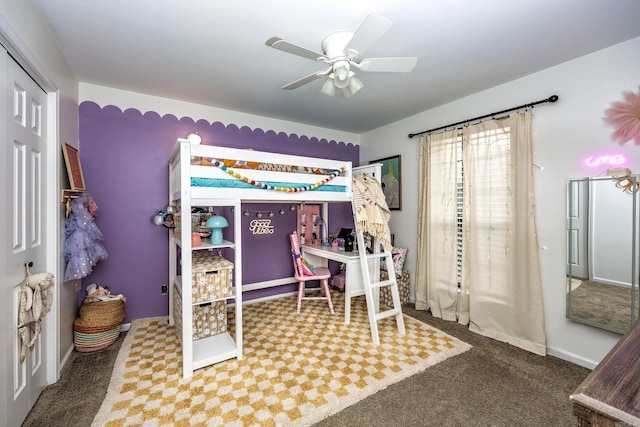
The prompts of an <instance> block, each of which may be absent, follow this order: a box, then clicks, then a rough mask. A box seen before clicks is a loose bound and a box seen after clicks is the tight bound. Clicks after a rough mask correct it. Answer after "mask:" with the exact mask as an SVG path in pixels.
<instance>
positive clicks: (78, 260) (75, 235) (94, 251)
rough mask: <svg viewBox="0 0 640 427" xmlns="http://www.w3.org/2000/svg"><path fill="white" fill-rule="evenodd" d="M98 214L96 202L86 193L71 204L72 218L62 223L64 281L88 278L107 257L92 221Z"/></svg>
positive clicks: (100, 233)
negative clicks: (64, 264) (64, 265)
mask: <svg viewBox="0 0 640 427" xmlns="http://www.w3.org/2000/svg"><path fill="white" fill-rule="evenodd" d="M88 207H89V208H90V209H91V211H92V212H96V213H97V208H96V205H95V202H93V199H92V198H91V196H90V195H89V194H88V193H82V194H81V195H80V196H79V197H78V198H77V199H74V200H73V201H72V202H71V214H70V215H69V216H68V217H67V219H66V221H65V233H64V234H65V241H64V248H63V254H64V259H65V261H66V263H67V268H66V269H65V272H64V281H65V282H67V281H69V280H75V279H82V278H83V277H87V276H88V275H89V274H90V273H91V271H92V270H93V267H94V266H95V265H96V264H97V263H98V261H101V260H105V259H107V257H108V256H109V255H108V254H107V250H106V249H105V248H104V246H103V245H102V243H101V242H102V240H103V235H102V232H101V231H100V229H99V228H98V226H97V225H96V223H95V222H94V217H93V215H92V214H91V212H89V209H88Z"/></svg>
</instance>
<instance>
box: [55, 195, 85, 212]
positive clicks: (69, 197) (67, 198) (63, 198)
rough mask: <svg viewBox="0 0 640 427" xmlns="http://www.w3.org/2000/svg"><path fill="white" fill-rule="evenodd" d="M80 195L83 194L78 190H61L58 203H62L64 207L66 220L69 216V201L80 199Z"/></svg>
mask: <svg viewBox="0 0 640 427" xmlns="http://www.w3.org/2000/svg"><path fill="white" fill-rule="evenodd" d="M81 193H83V192H82V191H78V190H62V193H61V196H60V203H64V204H65V206H66V208H65V215H66V216H67V218H68V217H69V215H71V201H72V200H73V199H77V198H78V197H80V194H81Z"/></svg>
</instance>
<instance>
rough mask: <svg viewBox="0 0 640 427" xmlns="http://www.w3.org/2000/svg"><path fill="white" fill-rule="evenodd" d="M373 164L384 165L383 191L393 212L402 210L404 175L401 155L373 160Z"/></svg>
mask: <svg viewBox="0 0 640 427" xmlns="http://www.w3.org/2000/svg"><path fill="white" fill-rule="evenodd" d="M372 163H382V191H383V192H384V197H385V199H386V201H387V206H388V207H389V209H391V210H396V211H399V210H402V173H401V164H400V155H397V156H392V157H386V158H384V159H379V160H372V161H370V162H369V164H372Z"/></svg>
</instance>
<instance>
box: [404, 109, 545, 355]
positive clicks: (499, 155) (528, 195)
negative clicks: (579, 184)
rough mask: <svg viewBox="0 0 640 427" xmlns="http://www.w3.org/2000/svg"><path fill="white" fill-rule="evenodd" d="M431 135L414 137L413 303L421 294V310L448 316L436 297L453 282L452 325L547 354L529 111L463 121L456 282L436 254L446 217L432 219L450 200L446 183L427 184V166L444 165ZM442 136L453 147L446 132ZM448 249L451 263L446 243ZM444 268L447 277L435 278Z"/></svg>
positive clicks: (447, 305)
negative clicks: (417, 203) (417, 189)
mask: <svg viewBox="0 0 640 427" xmlns="http://www.w3.org/2000/svg"><path fill="white" fill-rule="evenodd" d="M436 137H437V136H436ZM436 137H426V138H423V139H422V140H421V154H422V156H421V160H422V161H423V162H422V163H421V165H422V166H421V168H422V171H421V183H422V185H423V186H424V189H421V199H420V200H421V206H422V212H421V216H420V221H421V222H420V225H419V230H420V232H419V236H418V239H419V242H418V251H419V254H418V257H419V260H420V262H419V264H418V271H417V275H416V280H417V283H416V307H417V308H418V301H423V300H422V298H425V301H426V305H425V304H422V305H421V306H420V308H421V309H427V308H429V309H431V310H432V313H433V314H434V316H436V317H442V318H443V319H447V318H450V317H451V312H452V309H451V306H450V305H451V303H452V302H451V301H450V300H444V298H443V297H442V295H445V294H446V295H447V296H449V297H451V296H453V295H454V290H449V292H446V293H445V292H444V291H443V289H442V288H444V286H445V284H446V283H455V286H454V289H455V292H459V294H458V295H459V299H458V300H457V306H456V307H457V319H458V322H460V323H463V324H469V329H470V330H472V331H474V332H477V333H480V334H482V335H485V336H488V337H491V338H495V339H498V340H501V341H505V342H509V343H511V344H513V345H515V346H518V347H520V348H523V349H526V350H528V351H531V352H533V353H536V354H541V355H544V354H546V343H545V332H544V312H543V306H542V286H541V280H540V267H539V259H538V250H539V245H538V242H537V235H536V226H535V215H534V214H535V201H534V191H533V175H532V154H531V153H532V146H531V112H530V111H525V112H522V113H517V114H514V115H512V116H511V117H509V118H508V119H505V120H491V121H485V122H482V123H480V124H477V125H471V126H466V127H465V128H464V129H463V131H462V141H463V142H462V147H463V149H462V169H463V174H464V179H463V183H464V186H463V200H464V209H463V212H462V218H463V221H462V240H461V243H462V262H461V273H460V274H461V277H460V280H459V282H460V284H459V286H458V283H457V282H458V280H457V278H456V272H452V271H451V270H452V269H451V268H450V267H449V266H448V265H447V264H445V260H444V257H445V255H444V251H442V252H441V254H439V253H438V250H439V247H438V245H439V244H440V243H441V240H442V239H443V236H444V235H448V236H450V235H451V234H450V231H449V229H448V228H446V227H444V224H445V222H443V221H440V222H438V221H437V220H439V219H440V217H441V216H444V215H440V213H439V211H443V205H445V204H446V201H448V200H449V199H450V197H451V185H450V184H448V183H447V184H444V185H443V184H442V183H439V182H434V180H437V179H438V177H437V174H434V173H433V171H438V170H441V169H443V168H444V167H443V166H442V165H441V164H440V162H441V161H442V160H444V158H443V157H442V158H436V157H434V155H433V154H434V149H435V150H437V151H438V152H440V151H442V150H443V149H442V148H441V147H439V146H440V145H445V144H446V142H445V141H443V140H442V138H436ZM446 140H448V141H450V144H451V145H456V142H455V139H454V138H453V135H448V136H447V137H446ZM451 150H453V151H455V149H454V148H451V149H450V150H449V151H451ZM456 160H458V159H456ZM452 163H455V161H452ZM449 179H450V177H449V176H447V178H446V180H447V181H448V180H449ZM423 196H424V198H423ZM439 200H440V203H439ZM425 204H428V205H427V206H425ZM448 214H449V212H448V211H447V215H448ZM434 219H436V221H434ZM447 225H448V223H447ZM445 229H446V230H445ZM434 243H435V244H434ZM447 251H448V252H449V256H450V257H451V258H452V259H454V260H455V259H456V258H455V254H453V253H452V252H451V251H450V250H449V248H448V247H447ZM440 262H442V263H443V264H442V265H439V263H440ZM434 264H435V265H434ZM429 269H434V272H431V271H429ZM445 270H446V271H448V273H447V274H449V275H450V276H449V278H448V279H444V278H443V277H441V276H442V275H444V274H445V273H446V271H445ZM418 292H420V295H418ZM445 316H446V317H445ZM454 319H455V318H454Z"/></svg>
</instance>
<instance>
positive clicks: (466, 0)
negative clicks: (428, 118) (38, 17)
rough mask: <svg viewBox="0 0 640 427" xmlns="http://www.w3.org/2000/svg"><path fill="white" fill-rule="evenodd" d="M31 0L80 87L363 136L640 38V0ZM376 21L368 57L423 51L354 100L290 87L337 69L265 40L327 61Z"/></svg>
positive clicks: (375, 78) (370, 81) (372, 80)
mask: <svg viewBox="0 0 640 427" xmlns="http://www.w3.org/2000/svg"><path fill="white" fill-rule="evenodd" d="M32 1H33V3H34V4H36V6H37V7H39V8H40V10H41V11H42V14H43V16H44V18H45V20H46V21H47V23H48V25H49V26H50V28H51V31H52V33H53V34H54V35H55V37H56V39H57V40H58V43H59V45H60V48H61V50H62V52H63V53H64V55H65V57H66V58H67V61H68V62H69V65H70V66H71V68H72V69H73V71H74V73H75V74H76V77H77V78H78V79H79V80H80V81H82V82H87V83H92V84H97V85H103V86H108V87H114V88H119V89H125V90H130V91H135V92H141V93H147V94H151V95H157V96H162V97H167V98H173V99H179V100H184V101H189V102H194V103H198V104H204V105H209V106H214V107H219V108H224V109H229V110H236V111H242V112H246V113H251V114H257V115H261V116H267V117H273V118H278V119H284V120H289V121H294V122H300V123H307V124H311V125H315V126H321V127H326V128H331V129H337V130H342V131H346V132H353V133H363V132H366V131H368V130H371V129H375V128H377V127H380V126H383V125H385V124H388V123H392V122H394V121H397V120H399V119H402V118H405V117H409V116H412V115H414V114H417V113H419V112H422V111H425V110H428V109H430V108H433V107H435V106H438V105H442V104H444V103H447V102H450V101H452V100H455V99H458V98H461V97H464V96H466V95H469V94H472V93H475V92H478V91H481V90H484V89H487V88H490V87H493V86H496V85H499V84H501V83H505V82H508V81H510V80H514V79H517V78H519V77H522V76H525V75H527V74H530V73H532V72H535V71H539V70H542V69H545V68H548V67H550V66H553V65H556V64H559V63H562V62H565V61H567V60H570V59H573V58H577V57H579V56H582V55H585V54H587V53H590V52H593V51H596V50H599V49H602V48H605V47H608V46H611V45H614V44H617V43H620V42H622V41H625V40H628V39H631V38H635V37H638V36H640V1H638V0H529V1H523V0H475V1H472V0H388V1H380V0H351V1H348V0H304V1H301V0H297V1H296V0H289V1H287V0H254V1H249V0H181V1H178V0H109V1H87V0H55V1H51V0H32ZM369 13H378V14H380V15H382V16H384V17H386V18H388V19H389V20H391V21H392V22H393V26H392V27H391V29H390V30H389V31H388V32H387V33H386V34H385V35H384V36H382V38H380V39H379V40H378V42H376V44H375V45H374V46H373V47H371V48H370V49H369V50H368V51H367V52H366V55H365V56H367V57H387V56H417V57H418V64H417V66H416V67H415V69H414V70H413V71H412V72H411V73H373V72H369V73H365V72H358V73H357V75H358V77H359V78H360V79H361V80H362V82H363V83H364V88H363V89H362V90H361V91H360V92H359V93H358V94H356V95H355V96H354V97H352V98H349V99H345V98H344V97H342V96H336V97H335V98H330V97H327V96H326V95H323V94H322V93H321V92H320V88H321V85H322V80H316V81H314V82H312V83H309V84H307V85H305V86H302V87H300V88H298V89H296V90H293V91H286V90H283V89H281V87H282V86H284V85H286V84H288V83H290V82H292V81H295V80H297V79H299V78H301V77H304V76H306V75H308V74H310V73H313V72H315V71H320V70H323V69H324V68H326V66H325V65H324V64H319V63H314V62H313V61H311V60H308V59H305V58H302V57H299V56H294V55H291V54H287V53H285V52H282V51H278V50H275V49H272V48H270V47H267V46H266V45H265V41H266V40H267V39H269V38H270V37H273V36H277V37H280V38H283V39H285V40H287V41H290V42H292V43H295V44H298V45H300V46H303V47H306V48H308V49H311V50H315V51H320V52H321V47H320V42H321V40H322V39H323V38H324V37H325V36H326V35H328V34H330V33H332V32H335V31H355V30H356V29H357V28H358V26H359V25H360V23H361V22H362V21H363V20H364V18H365V17H366V16H367V15H368V14H369ZM594 83H597V82H594ZM549 95H551V93H549V94H547V93H545V94H540V97H541V98H544V97H547V96H549ZM528 101H533V100H525V101H524V102H528ZM207 119H209V120H211V121H213V120H215V117H209V118H207Z"/></svg>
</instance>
